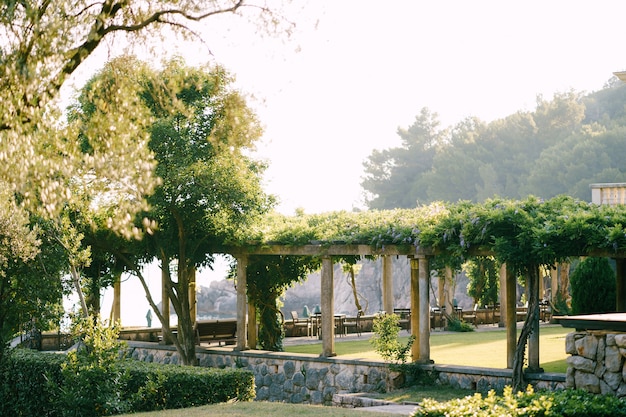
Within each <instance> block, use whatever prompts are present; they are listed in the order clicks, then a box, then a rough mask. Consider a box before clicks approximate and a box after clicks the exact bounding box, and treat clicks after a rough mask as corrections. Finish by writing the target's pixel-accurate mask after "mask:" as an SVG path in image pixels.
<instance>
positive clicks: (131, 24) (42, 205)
mask: <svg viewBox="0 0 626 417" xmlns="http://www.w3.org/2000/svg"><path fill="white" fill-rule="evenodd" d="M246 10H247V11H250V13H252V14H250V15H249V16H250V18H251V19H258V22H262V21H263V22H267V23H268V24H274V23H276V22H279V19H277V18H276V16H274V14H273V13H272V11H271V10H270V9H269V8H268V7H266V6H265V5H263V4H248V3H247V2H244V1H241V0H227V1H217V0H209V1H196V0H182V1H154V0H148V1H142V2H136V1H119V0H101V1H97V2H90V1H85V0H78V1H65V0H64V1H55V2H51V1H49V0H26V1H8V2H3V3H2V5H0V33H1V35H0V37H1V38H2V39H3V41H2V44H1V45H0V86H1V87H2V88H0V177H1V178H2V179H3V180H5V181H6V183H7V184H8V186H9V187H10V188H11V189H12V190H13V191H16V192H18V193H19V194H20V195H21V196H22V199H23V201H24V202H25V203H30V205H31V208H34V209H37V210H39V211H41V212H43V213H44V214H53V215H56V214H58V212H59V211H60V210H62V209H63V207H64V203H65V202H67V201H68V200H71V199H73V198H74V194H73V190H72V184H71V180H73V179H75V178H76V176H77V175H81V176H82V175H86V174H90V175H92V174H95V175H104V176H105V177H106V178H109V179H111V181H112V182H114V183H115V184H117V187H123V188H124V189H125V192H126V193H130V194H132V195H133V197H134V198H129V199H125V200H121V201H118V205H116V206H115V207H116V210H112V211H111V213H110V217H111V220H110V222H109V226H110V227H114V228H116V229H117V230H120V231H124V232H129V227H130V223H131V218H132V214H134V213H136V212H138V211H140V210H142V209H144V208H145V207H144V206H143V204H142V202H143V198H142V197H143V196H144V195H146V194H150V193H151V192H152V191H153V189H154V185H155V182H154V176H153V175H152V165H151V164H150V163H149V157H148V154H147V153H146V148H145V144H142V142H141V141H135V142H132V143H131V142H129V138H133V139H134V138H136V137H137V135H138V134H139V132H138V131H137V124H136V122H139V121H140V119H141V116H142V114H141V113H138V114H136V113H135V112H134V111H133V108H134V105H133V103H132V101H133V100H136V95H135V94H133V91H132V89H133V88H134V87H133V86H132V85H130V84H127V85H126V86H125V89H124V90H118V91H117V92H118V94H117V96H116V97H115V98H116V102H115V104H116V105H117V107H118V108H120V109H121V108H123V107H125V106H128V108H127V109H126V111H125V112H123V113H122V112H120V113H118V117H117V118H115V119H113V118H108V117H106V112H105V113H104V114H103V119H102V120H100V125H98V126H96V125H95V124H94V126H95V130H97V132H98V137H99V138H100V140H101V146H100V145H98V146H97V145H96V142H95V141H94V142H93V143H92V145H93V146H94V152H90V153H88V154H87V155H85V154H84V153H83V152H81V149H80V148H79V147H78V146H77V143H78V141H77V140H76V136H77V135H78V132H77V131H76V129H74V128H73V127H72V125H69V126H67V127H65V128H64V129H59V123H58V114H56V113H55V112H54V101H55V100H56V99H57V98H58V95H59V91H60V90H61V88H62V86H63V85H64V84H65V83H66V81H67V80H68V79H69V77H71V76H72V74H74V72H75V71H76V70H77V69H78V68H79V67H80V66H81V64H82V63H83V62H84V61H85V60H86V59H87V58H88V57H89V56H90V55H91V54H93V53H94V51H96V49H97V48H98V47H99V46H100V45H101V44H103V43H104V42H105V40H106V39H109V38H111V39H113V36H114V35H115V34H119V35H124V37H125V39H123V40H125V41H126V42H127V43H128V44H131V45H132V44H133V42H134V41H137V40H138V39H139V38H138V36H139V35H150V39H151V40H154V39H158V38H159V36H165V34H172V33H175V32H178V33H183V34H184V33H187V34H189V33H192V32H191V31H190V30H189V28H190V25H191V24H192V23H193V22H197V21H201V20H203V19H206V18H209V17H212V16H215V15H220V14H242V13H244V11H246ZM117 40H120V38H119V37H118V38H117ZM127 100H130V102H129V101H127ZM109 104H111V103H109ZM122 114H123V115H124V117H121V115H122ZM94 120H95V119H94ZM109 126H110V129H107V128H108V127H109ZM83 133H84V132H83ZM125 155H126V156H125ZM18 161H19V163H16V162H18ZM139 161H141V162H142V163H138V162H139ZM92 185H93V184H92ZM99 185H100V186H102V187H106V186H107V183H100V184H99ZM108 186H110V183H108ZM129 212H130V213H131V216H130V218H129V216H127V215H126V214H127V213H129Z"/></svg>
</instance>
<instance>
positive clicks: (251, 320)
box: [248, 302, 258, 349]
mask: <svg viewBox="0 0 626 417" xmlns="http://www.w3.org/2000/svg"><path fill="white" fill-rule="evenodd" d="M257 339H258V334H257V322H256V306H255V305H254V304H253V303H251V302H249V303H248V346H249V347H250V349H256V345H257Z"/></svg>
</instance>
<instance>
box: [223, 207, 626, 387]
mask: <svg viewBox="0 0 626 417" xmlns="http://www.w3.org/2000/svg"><path fill="white" fill-rule="evenodd" d="M625 224H626V207H624V206H615V207H610V206H598V205H595V204H592V203H588V202H584V201H578V200H574V199H572V198H570V197H566V196H559V197H555V198H553V199H550V200H545V201H544V200H541V199H538V198H535V197H529V198H527V199H526V200H522V201H513V200H505V199H491V200H488V201H486V202H484V203H480V204H476V203H470V202H458V203H433V204H430V205H427V206H421V207H418V208H415V209H397V210H387V211H363V212H345V211H344V212H331V213H324V214H314V215H305V214H302V213H300V215H298V216H293V217H290V216H282V215H277V214H274V215H271V216H269V217H268V218H267V219H266V221H265V222H264V223H263V224H261V225H259V226H258V229H257V230H251V231H250V234H249V236H248V238H247V241H246V242H241V241H239V242H225V243H226V245H227V246H229V248H230V249H231V250H232V249H234V250H235V251H237V250H238V249H237V248H239V250H242V249H243V248H247V250H251V248H256V249H258V248H263V247H271V246H274V245H275V246H281V247H299V246H305V245H318V246H320V247H325V246H326V247H331V246H332V245H348V246H350V245H352V246H355V245H364V246H368V247H369V248H370V249H371V253H374V254H375V253H376V251H380V252H384V250H385V248H386V247H391V246H393V247H397V248H404V249H405V250H413V251H419V250H422V251H426V252H428V253H430V254H432V256H434V257H435V259H436V260H437V264H439V265H441V264H444V265H446V266H449V267H451V268H453V269H459V267H460V265H461V264H462V263H463V262H465V261H466V260H467V259H469V258H470V257H472V256H476V255H482V254H489V255H492V256H494V257H495V258H496V259H497V260H498V261H499V262H501V263H506V265H507V268H509V269H510V270H511V271H513V272H514V273H515V274H516V275H519V276H524V277H526V279H527V280H528V282H529V285H530V287H531V288H532V287H533V286H535V285H538V280H539V275H538V268H539V266H542V265H544V266H552V265H554V264H556V263H558V262H562V261H563V260H565V259H567V258H568V257H571V256H607V257H615V258H624V256H625V254H626V230H625V229H624V227H625V226H624V225H625ZM252 252H254V250H252ZM256 253H258V252H256ZM333 256H334V255H333ZM297 279H298V278H297V277H294V280H297ZM531 293H534V291H531ZM537 293H538V291H537ZM620 296H623V295H620V294H619V293H618V297H620ZM535 298H536V297H535ZM534 303H538V300H537V299H532V297H531V299H529V312H530V313H529V315H528V318H527V321H526V323H525V324H524V327H523V329H522V331H521V334H520V338H519V340H518V343H517V348H516V355H515V358H516V359H515V364H514V367H513V372H514V374H513V375H514V378H513V379H514V385H515V384H516V382H517V383H518V384H521V383H522V381H523V374H522V364H523V355H524V349H525V346H526V342H527V339H528V337H529V334H530V332H531V323H532V321H533V320H535V319H536V317H533V313H532V312H533V311H535V309H534V308H533V304H534ZM621 305H622V306H623V305H624V303H623V302H622V303H621ZM619 306H620V302H619V300H618V308H619Z"/></svg>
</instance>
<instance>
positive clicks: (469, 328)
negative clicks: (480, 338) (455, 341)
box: [446, 316, 474, 332]
mask: <svg viewBox="0 0 626 417" xmlns="http://www.w3.org/2000/svg"><path fill="white" fill-rule="evenodd" d="M446 330H449V331H451V332H473V331H474V326H473V325H472V324H471V323H468V322H466V321H463V320H461V319H458V318H456V317H452V316H450V317H449V318H448V327H447V329H446Z"/></svg>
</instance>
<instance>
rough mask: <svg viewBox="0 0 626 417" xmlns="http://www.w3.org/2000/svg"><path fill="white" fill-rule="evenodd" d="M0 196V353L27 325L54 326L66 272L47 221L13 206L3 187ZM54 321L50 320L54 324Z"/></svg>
mask: <svg viewBox="0 0 626 417" xmlns="http://www.w3.org/2000/svg"><path fill="white" fill-rule="evenodd" d="M0 196H1V197H0V198H2V200H3V201H4V202H5V204H0V239H1V241H2V244H1V245H0V356H2V352H3V350H4V347H5V345H6V343H7V342H8V341H9V340H10V339H11V338H12V337H13V336H14V335H15V334H17V333H18V332H19V331H20V330H22V329H24V328H25V327H26V326H27V325H28V326H29V327H30V328H36V329H38V330H46V329H48V328H49V326H54V325H55V324H58V319H59V316H60V314H62V308H61V296H62V293H63V289H64V286H63V282H62V280H61V275H62V272H63V271H66V270H67V269H66V268H65V266H66V263H65V262H64V259H65V257H64V256H63V251H62V248H61V246H60V245H59V244H58V242H57V241H56V239H55V238H54V234H52V233H50V231H51V227H50V222H47V221H44V220H43V219H35V218H32V219H30V220H29V218H28V216H27V215H26V214H25V213H24V212H22V211H21V210H18V209H17V208H16V207H15V206H14V204H13V203H12V202H11V196H10V195H9V193H8V192H7V191H6V190H4V191H2V192H0ZM53 323H54V324H53Z"/></svg>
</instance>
